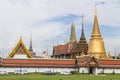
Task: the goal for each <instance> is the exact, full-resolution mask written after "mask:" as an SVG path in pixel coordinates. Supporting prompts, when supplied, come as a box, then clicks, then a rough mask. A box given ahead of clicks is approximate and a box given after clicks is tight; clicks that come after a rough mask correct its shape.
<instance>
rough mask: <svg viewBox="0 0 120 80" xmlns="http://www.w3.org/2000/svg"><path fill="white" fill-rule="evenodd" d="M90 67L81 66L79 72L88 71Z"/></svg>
mask: <svg viewBox="0 0 120 80" xmlns="http://www.w3.org/2000/svg"><path fill="white" fill-rule="evenodd" d="M88 72H89V71H88V68H87V67H80V68H79V73H88Z"/></svg>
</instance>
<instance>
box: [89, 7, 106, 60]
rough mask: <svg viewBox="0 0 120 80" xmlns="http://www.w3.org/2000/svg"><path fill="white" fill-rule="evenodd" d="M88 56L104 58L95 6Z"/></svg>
mask: <svg viewBox="0 0 120 80" xmlns="http://www.w3.org/2000/svg"><path fill="white" fill-rule="evenodd" d="M88 55H92V56H94V57H96V58H105V57H106V52H105V47H104V41H103V38H102V37H101V33H100V29H99V25H98V19H97V11H96V6H95V14H94V24H93V31H92V35H91V38H90V40H89V43H88Z"/></svg>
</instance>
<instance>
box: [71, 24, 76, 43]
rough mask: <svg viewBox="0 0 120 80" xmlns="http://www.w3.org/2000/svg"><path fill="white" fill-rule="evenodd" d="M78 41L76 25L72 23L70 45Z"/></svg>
mask: <svg viewBox="0 0 120 80" xmlns="http://www.w3.org/2000/svg"><path fill="white" fill-rule="evenodd" d="M75 41H76V35H75V25H74V23H73V22H72V25H71V34H70V43H73V42H75Z"/></svg>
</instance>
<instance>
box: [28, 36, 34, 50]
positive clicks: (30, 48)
mask: <svg viewBox="0 0 120 80" xmlns="http://www.w3.org/2000/svg"><path fill="white" fill-rule="evenodd" d="M29 51H30V52H33V49H32V36H31V35H30V47H29Z"/></svg>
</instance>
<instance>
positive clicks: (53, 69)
mask: <svg viewBox="0 0 120 80" xmlns="http://www.w3.org/2000/svg"><path fill="white" fill-rule="evenodd" d="M15 70H27V71H28V72H44V71H54V72H62V71H68V72H70V71H75V68H40V67H26V68H25V67H0V71H7V72H14V71H15Z"/></svg>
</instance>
